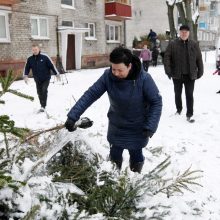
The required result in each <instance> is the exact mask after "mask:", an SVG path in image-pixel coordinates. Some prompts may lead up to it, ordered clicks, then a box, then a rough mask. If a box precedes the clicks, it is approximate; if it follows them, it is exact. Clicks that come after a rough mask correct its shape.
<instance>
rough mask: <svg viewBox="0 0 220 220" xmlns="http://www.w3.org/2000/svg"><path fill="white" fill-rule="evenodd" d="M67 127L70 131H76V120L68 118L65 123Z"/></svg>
mask: <svg viewBox="0 0 220 220" xmlns="http://www.w3.org/2000/svg"><path fill="white" fill-rule="evenodd" d="M64 126H65V128H66V129H67V130H68V131H70V132H71V131H75V130H76V126H75V121H73V120H72V119H70V118H67V120H66V122H65V124H64Z"/></svg>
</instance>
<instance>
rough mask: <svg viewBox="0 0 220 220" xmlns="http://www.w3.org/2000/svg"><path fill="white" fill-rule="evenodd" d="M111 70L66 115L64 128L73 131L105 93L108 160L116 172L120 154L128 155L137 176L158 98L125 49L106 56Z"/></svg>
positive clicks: (155, 120) (156, 114)
mask: <svg viewBox="0 0 220 220" xmlns="http://www.w3.org/2000/svg"><path fill="white" fill-rule="evenodd" d="M109 60H110V62H111V67H110V68H108V69H106V70H105V71H104V73H103V75H102V76H101V77H100V78H99V79H98V80H97V81H96V82H95V83H94V84H93V85H92V86H91V87H90V88H89V89H88V90H87V91H86V92H85V93H84V94H83V95H82V97H81V98H80V99H79V100H78V101H77V103H76V104H75V105H74V106H73V107H72V109H71V110H70V112H69V113H68V115H67V120H66V122H65V127H66V129H67V130H68V131H70V132H71V131H74V130H75V123H76V121H77V120H78V119H79V117H80V116H81V115H82V114H83V112H84V111H85V110H86V109H87V108H88V107H89V106H90V105H91V104H92V103H93V102H95V101H96V100H97V99H99V98H100V97H101V96H102V95H103V94H104V93H105V92H107V93H108V98H109V102H110V107H109V111H108V114H107V116H108V119H109V123H108V134H107V139H108V141H109V143H110V160H111V161H112V162H114V163H115V164H116V165H117V167H118V168H119V169H121V166H122V161H123V158H122V153H123V151H124V150H125V149H127V150H128V151H129V154H130V169H131V170H132V171H133V172H139V173H140V172H141V170H142V167H143V165H144V156H143V153H142V148H143V147H145V146H146V145H147V143H148V141H149V138H151V137H152V136H153V134H154V133H155V132H156V130H157V127H158V123H159V120H160V116H161V110H162V97H161V95H160V93H159V90H158V88H157V86H156V85H155V82H154V81H153V79H152V77H151V76H150V74H148V73H146V72H145V71H143V68H141V62H140V60H139V58H138V57H137V56H135V55H134V54H132V53H131V51H130V50H129V49H126V48H122V47H117V48H115V49H114V50H113V51H112V52H111V54H110V59H109Z"/></svg>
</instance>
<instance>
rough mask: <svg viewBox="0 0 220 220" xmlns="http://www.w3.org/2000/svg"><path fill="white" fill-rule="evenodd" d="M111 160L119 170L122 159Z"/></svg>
mask: <svg viewBox="0 0 220 220" xmlns="http://www.w3.org/2000/svg"><path fill="white" fill-rule="evenodd" d="M111 161H112V162H113V163H115V164H116V166H117V168H118V169H119V170H121V166H122V160H111Z"/></svg>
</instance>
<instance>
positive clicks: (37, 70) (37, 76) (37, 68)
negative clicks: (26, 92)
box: [23, 45, 60, 112]
mask: <svg viewBox="0 0 220 220" xmlns="http://www.w3.org/2000/svg"><path fill="white" fill-rule="evenodd" d="M32 53H33V55H32V56H30V57H29V58H28V59H27V62H26V64H25V67H24V76H23V78H24V81H25V83H26V84H27V83H28V75H29V73H30V70H32V73H33V78H34V81H35V83H36V88H37V94H38V98H39V101H40V105H41V108H40V110H39V112H44V111H45V108H46V105H47V93H48V86H49V83H50V78H51V71H52V72H53V73H54V74H55V75H56V77H57V80H58V81H60V74H59V72H58V71H57V69H56V67H55V66H54V64H53V62H52V60H51V59H50V57H49V56H48V55H47V54H43V53H41V51H40V48H39V46H38V45H33V46H32Z"/></svg>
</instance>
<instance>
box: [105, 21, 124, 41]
mask: <svg viewBox="0 0 220 220" xmlns="http://www.w3.org/2000/svg"><path fill="white" fill-rule="evenodd" d="M107 27H108V34H109V36H106V38H107V37H109V40H107V43H120V40H121V26H120V25H112V24H108V25H107ZM111 27H113V37H114V39H113V40H110V36H111V33H110V30H111ZM116 27H117V28H118V39H117V40H116V39H115V37H116V34H115V29H116Z"/></svg>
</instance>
